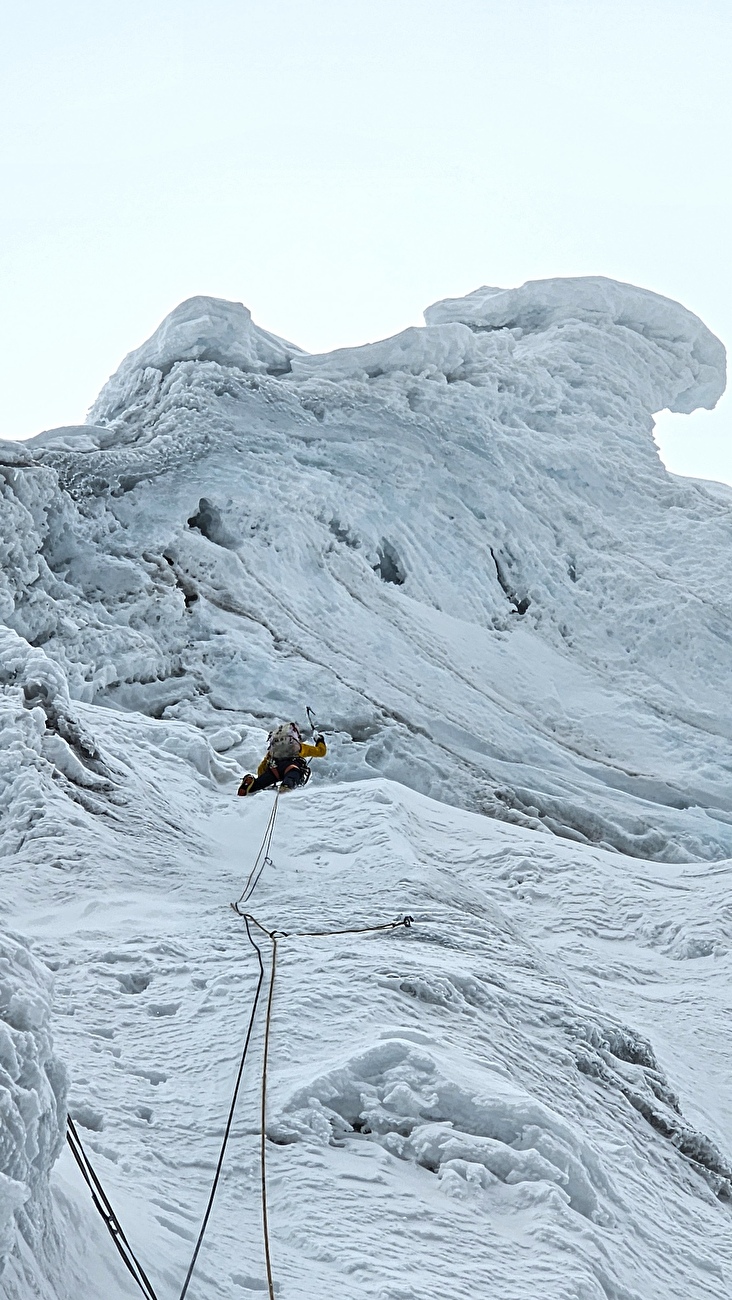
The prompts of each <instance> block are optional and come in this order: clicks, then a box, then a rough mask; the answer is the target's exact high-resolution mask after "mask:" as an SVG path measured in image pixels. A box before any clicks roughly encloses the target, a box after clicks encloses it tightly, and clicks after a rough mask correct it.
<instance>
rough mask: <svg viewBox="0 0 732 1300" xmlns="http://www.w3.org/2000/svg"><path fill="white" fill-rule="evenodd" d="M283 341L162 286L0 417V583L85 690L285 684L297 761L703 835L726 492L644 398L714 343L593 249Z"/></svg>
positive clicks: (145, 706)
mask: <svg viewBox="0 0 732 1300" xmlns="http://www.w3.org/2000/svg"><path fill="white" fill-rule="evenodd" d="M426 316H427V320H428V324H427V325H426V327H425V328H424V329H409V330H406V331H405V332H404V333H403V334H401V335H398V336H396V337H395V338H393V339H387V340H385V341H383V342H380V343H374V344H368V345H366V346H364V347H361V348H350V349H343V350H340V351H336V352H333V353H329V354H326V355H322V356H307V355H305V354H303V353H302V352H301V351H299V350H298V349H297V348H295V347H294V346H293V345H291V344H288V343H285V342H284V341H282V340H279V339H276V338H274V336H272V335H270V334H267V333H266V332H265V331H263V330H260V329H258V328H257V327H256V326H255V325H254V324H253V322H252V320H251V317H250V314H249V312H248V311H247V310H246V309H245V308H244V307H242V306H241V305H240V304H236V303H226V302H221V301H219V300H215V299H207V298H194V299H191V300H190V301H189V302H186V303H183V304H182V305H181V306H180V307H179V308H177V309H176V310H175V311H174V312H173V313H171V315H170V316H169V317H168V318H167V319H166V320H165V321H164V322H163V324H162V325H161V326H160V328H159V329H158V330H157V331H156V333H155V334H154V335H153V337H152V338H151V339H150V340H149V341H148V342H147V343H146V344H144V345H143V346H142V347H141V348H139V349H138V350H137V351H136V352H133V353H131V354H130V356H129V357H127V358H126V359H125V360H124V361H123V363H122V365H121V366H120V368H119V370H118V372H117V373H116V374H115V375H114V376H113V377H112V378H111V379H110V381H109V382H108V383H107V385H106V386H105V388H104V389H103V391H102V393H101V394H100V396H99V399H98V400H97V402H96V403H95V405H94V407H93V408H92V411H91V413H90V416H89V423H88V424H87V425H85V426H82V427H79V428H73V429H68V428H67V429H61V430H52V431H50V432H47V433H44V434H41V435H40V436H39V437H38V438H36V439H32V440H31V441H30V442H29V443H26V444H23V445H22V446H18V445H17V444H5V447H4V449H3V450H2V451H0V456H2V457H3V458H4V460H5V461H6V462H7V464H6V467H5V469H4V471H3V475H4V506H3V522H2V529H3V542H2V546H3V557H4V564H3V588H2V593H1V595H0V599H1V600H2V612H3V615H4V617H5V619H6V622H7V624H8V626H10V627H12V628H14V629H15V631H16V632H17V633H18V634H19V635H21V636H22V637H23V638H25V639H26V640H27V641H28V642H29V643H30V644H31V645H33V646H35V647H38V648H41V649H42V651H43V653H44V654H45V655H47V656H48V657H49V658H50V659H52V660H53V661H54V662H55V663H56V664H58V665H59V666H60V668H62V669H63V672H64V673H65V674H66V675H67V678H68V684H69V691H70V695H71V697H72V698H73V699H75V700H77V701H79V702H83V703H86V704H100V703H104V704H107V705H113V706H115V707H120V708H127V709H135V710H140V711H142V712H144V713H147V714H149V715H152V716H154V717H164V718H179V719H184V720H188V721H190V722H193V723H194V724H195V725H197V726H199V727H200V728H201V729H202V730H203V731H208V732H211V731H212V730H213V731H221V730H222V729H223V731H225V732H226V734H227V735H229V734H230V736H231V742H232V744H234V741H235V739H236V738H237V737H240V736H241V735H242V734H243V733H244V731H245V729H246V727H247V726H251V725H259V724H264V723H266V721H267V720H268V719H269V718H270V717H271V716H272V715H273V714H277V715H279V714H283V715H288V716H289V715H290V714H301V713H302V709H303V705H304V704H305V703H310V704H311V705H312V706H313V708H314V709H315V711H316V713H317V714H318V716H319V717H321V719H322V720H323V721H324V722H326V723H328V724H329V725H330V726H331V727H332V728H333V729H334V731H335V733H336V737H337V739H336V743H335V745H334V747H333V751H332V761H331V767H330V770H331V773H332V775H336V776H339V777H340V776H342V777H345V778H346V779H349V780H353V779H358V778H360V777H365V776H369V775H375V774H377V773H380V774H383V775H387V776H389V777H393V778H395V779H397V780H400V781H403V782H405V783H406V784H408V785H410V786H412V787H413V788H415V789H418V790H421V791H423V792H425V793H428V794H431V795H434V796H435V797H437V798H440V799H447V800H448V801H450V802H454V803H456V804H460V805H462V806H464V807H467V808H473V809H478V810H480V811H482V812H485V813H487V814H489V815H491V816H498V817H503V818H507V819H509V820H511V821H514V822H516V823H518V824H521V825H527V826H533V827H535V828H536V829H543V830H546V831H549V832H553V833H558V834H561V835H568V836H570V837H571V838H574V839H578V840H580V841H582V842H589V843H596V844H604V845H606V846H610V847H614V848H617V849H620V850H622V851H623V852H626V853H631V854H639V855H642V856H645V857H657V858H662V859H666V860H685V859H689V858H700V859H709V858H715V857H720V856H725V855H727V854H729V853H732V798H731V797H730V793H729V788H728V777H727V773H728V766H727V762H728V760H727V754H728V745H729V739H730V736H731V735H732V713H731V711H730V700H729V693H728V691H727V689H726V682H727V680H728V677H729V671H730V667H731V666H732V665H731V664H730V645H731V640H730V631H731V630H732V603H731V602H730V597H729V589H728V582H727V576H726V569H727V564H726V563H725V557H727V556H728V555H729V554H730V545H731V543H732V527H731V525H732V514H731V513H730V508H729V505H728V504H727V503H726V502H725V501H723V500H720V499H719V498H717V497H714V496H712V495H711V493H710V492H709V491H707V490H706V489H705V488H704V487H703V486H701V485H699V484H697V483H694V482H690V481H688V480H679V479H677V478H674V477H673V476H672V475H669V474H668V473H667V472H666V471H665V469H664V467H663V465H662V464H661V462H660V460H659V457H658V454H657V451H656V448H655V445H654V443H653V438H652V429H653V420H652V416H653V412H654V411H657V410H659V409H661V408H662V407H665V406H668V407H671V408H673V409H677V410H691V409H693V407H694V406H695V405H700V404H701V405H708V406H711V405H713V404H714V402H715V401H716V399H717V398H718V396H719V395H720V393H721V392H722V390H723V386H724V349H723V348H722V345H721V344H720V343H719V342H718V340H717V339H715V338H714V336H713V335H711V334H710V332H709V331H708V330H707V329H706V328H705V326H704V325H703V324H702V322H701V321H699V320H698V319H697V318H696V317H695V316H693V315H692V314H691V313H690V312H688V311H686V310H685V309H684V308H683V307H680V306H679V305H678V304H676V303H673V302H670V301H669V300H667V299H664V298H661V297H659V296H658V295H656V294H652V293H649V292H646V291H644V290H641V289H637V288H634V287H632V286H630V285H622V284H617V283H615V282H613V281H610V280H603V279H601V278H596V279H578V280H549V281H541V282H537V283H533V284H527V285H524V286H523V287H522V288H520V289H515V290H508V291H502V290H496V289H481V290H478V291H477V292H476V293H474V294H471V295H469V296H468V297H467V298H465V299H459V300H451V301H447V302H443V303H438V304H436V305H435V306H433V307H431V308H430V309H429V310H428V312H427V313H426Z"/></svg>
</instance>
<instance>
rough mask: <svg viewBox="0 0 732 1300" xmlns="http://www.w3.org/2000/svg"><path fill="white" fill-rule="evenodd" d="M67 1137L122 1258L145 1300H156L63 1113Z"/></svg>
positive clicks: (153, 1289) (74, 1131)
mask: <svg viewBox="0 0 732 1300" xmlns="http://www.w3.org/2000/svg"><path fill="white" fill-rule="evenodd" d="M66 1140H67V1142H68V1144H69V1146H70V1147H71V1153H72V1155H73V1157H74V1160H75V1161H76V1163H77V1165H78V1166H79V1169H80V1170H81V1173H82V1176H83V1178H84V1181H85V1182H86V1183H87V1185H88V1187H89V1190H90V1192H91V1194H92V1201H93V1202H94V1206H95V1208H96V1209H97V1210H98V1211H99V1213H100V1215H101V1216H102V1218H103V1219H104V1222H105V1223H106V1225H107V1228H108V1230H109V1235H110V1237H111V1238H112V1241H113V1242H114V1244H115V1246H116V1247H117V1250H118V1251H119V1253H120V1255H121V1257H122V1259H123V1260H124V1262H125V1265H126V1267H127V1268H128V1269H129V1271H130V1273H131V1274H132V1276H133V1277H134V1279H135V1281H136V1283H137V1285H138V1286H139V1288H140V1290H141V1291H142V1294H143V1295H144V1296H145V1297H146V1298H147V1300H157V1296H156V1294H155V1288H154V1287H153V1284H152V1282H151V1281H150V1279H149V1277H148V1276H147V1274H146V1272H145V1270H144V1268H143V1267H142V1264H141V1263H140V1261H139V1259H138V1258H137V1256H136V1255H135V1252H134V1250H133V1249H132V1247H131V1245H130V1243H129V1241H128V1240H127V1238H126V1236H125V1234H124V1232H123V1230H122V1225H121V1224H120V1221H119V1219H118V1218H117V1215H116V1214H115V1212H114V1210H113V1209H112V1206H111V1204H110V1201H109V1198H108V1196H107V1194H106V1192H105V1190H104V1188H103V1187H102V1184H101V1183H100V1181H99V1179H98V1178H97V1175H96V1173H95V1172H94V1169H93V1167H92V1164H91V1161H90V1160H89V1157H88V1155H87V1154H86V1152H85V1150H84V1148H83V1146H82V1145H81V1138H80V1137H79V1134H78V1132H77V1128H76V1125H75V1124H74V1121H73V1119H72V1118H71V1116H70V1115H67V1117H66Z"/></svg>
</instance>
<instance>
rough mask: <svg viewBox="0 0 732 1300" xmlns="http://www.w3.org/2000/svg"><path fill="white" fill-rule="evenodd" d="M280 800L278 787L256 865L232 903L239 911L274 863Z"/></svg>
mask: <svg viewBox="0 0 732 1300" xmlns="http://www.w3.org/2000/svg"><path fill="white" fill-rule="evenodd" d="M279 802H280V791H279V789H278V790H277V794H276V795H275V801H274V803H273V805H272V811H271V813H270V814H269V821H268V822H267V826H266V829H265V832H264V838H263V840H262V843H261V844H260V846H259V852H258V854H257V856H256V858H255V860H254V866H253V867H252V869H251V871H250V872H249V876H248V878H247V883H246V884H245V886H244V888H243V890H242V891H241V895H240V897H239V898H238V899H237V900H236V903H232V907H233V908H234V910H235V911H237V912H238V911H239V904H240V903H248V902H249V899H250V898H251V896H252V894H253V893H254V891H255V889H256V888H257V885H258V884H259V881H260V879H261V876H262V872H263V871H264V868H265V867H266V866H270V867H271V866H273V865H274V864H273V862H272V859H271V857H270V856H269V851H270V848H271V846H272V836H273V835H274V829H275V822H276V821H277V809H278V807H279Z"/></svg>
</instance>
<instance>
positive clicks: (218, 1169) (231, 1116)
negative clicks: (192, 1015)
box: [178, 916, 272, 1300]
mask: <svg viewBox="0 0 732 1300" xmlns="http://www.w3.org/2000/svg"><path fill="white" fill-rule="evenodd" d="M244 921H245V923H246V927H247V937H248V939H249V942H250V943H251V945H252V947H253V948H254V950H255V952H256V954H257V960H258V962H259V979H258V980H257V987H256V990H255V993H254V1001H253V1002H252V1009H251V1011H250V1013H249V1024H248V1026H247V1034H246V1038H245V1040H244V1050H243V1051H242V1054H241V1059H240V1061H239V1069H238V1071H237V1075H236V1083H235V1084H234V1091H233V1093H232V1097H231V1105H230V1106H229V1116H228V1119H227V1121H226V1128H225V1129H224V1136H223V1139H222V1142H221V1150H220V1151H219V1158H218V1162H217V1164H216V1172H215V1174H214V1178H213V1182H212V1184H211V1191H210V1192H209V1197H208V1203H207V1205H206V1211H205V1213H204V1216H203V1221H202V1223H201V1230H200V1232H199V1234H198V1240H197V1242H196V1245H195V1247H194V1250H193V1255H192V1256H191V1262H190V1264H189V1265H188V1272H187V1273H186V1280H185V1282H184V1283H183V1289H182V1291H181V1293H180V1295H179V1297H178V1300H184V1297H185V1294H186V1291H187V1290H188V1284H189V1282H190V1280H191V1277H192V1276H193V1270H194V1268H195V1267H196V1260H197V1259H198V1252H199V1250H200V1249H201V1246H202V1244H203V1238H204V1236H205V1233H206V1228H207V1227H208V1220H209V1217H210V1214H211V1210H212V1209H213V1203H214V1197H215V1196H216V1189H217V1187H218V1185H219V1178H220V1177H221V1170H222V1168H223V1165H224V1156H225V1155H226V1147H227V1144H228V1141H229V1134H230V1133H231V1125H232V1123H233V1121H234V1111H235V1110H236V1102H237V1098H238V1096H239V1085H240V1084H241V1080H242V1075H243V1073H244V1062H245V1061H246V1059H247V1052H248V1051H249V1043H250V1041H251V1037H252V1030H253V1028H254V1017H255V1015H256V1011H257V1005H258V1003H259V995H260V993H261V991H262V982H263V980H264V964H263V962H262V952H261V949H260V948H259V946H258V944H257V943H256V942H255V940H254V939H253V937H252V932H251V930H250V929H249V921H248V919H247V917H246V916H245V917H244ZM271 992H272V990H271V987H270V1001H271Z"/></svg>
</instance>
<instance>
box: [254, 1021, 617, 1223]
mask: <svg viewBox="0 0 732 1300" xmlns="http://www.w3.org/2000/svg"><path fill="white" fill-rule="evenodd" d="M471 1073H473V1074H474V1075H475V1074H476V1071H475V1068H474V1067H473V1069H472V1071H471V1066H470V1063H469V1062H468V1061H467V1060H464V1059H463V1060H460V1061H459V1062H458V1061H456V1060H455V1059H454V1056H453V1057H452V1059H450V1060H449V1061H445V1060H444V1059H443V1060H440V1059H439V1056H438V1054H437V1053H435V1051H434V1049H433V1050H431V1051H430V1050H428V1049H427V1048H426V1047H425V1046H420V1047H418V1046H415V1045H414V1043H410V1042H409V1041H404V1040H400V1039H399V1038H398V1037H394V1038H391V1039H390V1040H389V1041H388V1042H384V1043H379V1044H377V1045H375V1046H373V1047H370V1048H368V1049H366V1050H365V1051H363V1052H360V1053H358V1054H357V1055H356V1056H354V1057H353V1058H352V1059H351V1060H349V1062H348V1063H347V1064H346V1065H344V1066H341V1067H339V1068H336V1069H334V1070H331V1071H329V1072H328V1073H326V1074H324V1075H321V1076H320V1078H318V1079H316V1080H314V1081H313V1082H312V1083H311V1084H308V1085H307V1086H306V1087H305V1088H303V1089H300V1090H299V1091H298V1092H296V1093H295V1094H294V1096H293V1097H292V1098H291V1099H290V1101H289V1102H288V1104H287V1105H286V1106H285V1107H284V1109H283V1112H282V1114H281V1116H280V1117H279V1119H278V1120H277V1121H276V1122H274V1123H272V1124H270V1126H269V1130H268V1132H269V1136H270V1137H271V1138H272V1140H273V1141H276V1142H290V1141H293V1140H297V1138H298V1137H302V1136H304V1135H306V1134H309V1135H311V1136H314V1137H315V1138H317V1139H318V1140H320V1141H327V1142H333V1141H337V1140H338V1139H339V1138H342V1137H343V1136H344V1135H345V1134H348V1133H354V1132H358V1133H361V1134H364V1135H366V1134H368V1135H371V1134H373V1135H374V1136H375V1138H376V1140H378V1141H379V1142H380V1143H381V1144H382V1145H383V1146H384V1147H385V1148H386V1150H387V1151H390V1152H391V1153H392V1154H393V1155H396V1156H398V1157H399V1158H400V1159H403V1160H412V1161H414V1162H415V1163H416V1164H418V1165H421V1166H422V1167H423V1168H425V1169H429V1170H431V1171H432V1173H435V1174H437V1175H438V1177H439V1179H440V1181H441V1183H442V1189H443V1190H447V1191H449V1193H450V1194H451V1195H457V1196H467V1195H468V1194H469V1190H470V1189H471V1188H473V1189H474V1188H476V1187H482V1188H484V1189H485V1188H487V1187H489V1186H492V1185H494V1184H496V1183H498V1182H499V1181H500V1182H503V1183H506V1184H507V1185H509V1186H513V1185H515V1184H516V1183H523V1182H540V1183H544V1184H550V1185H551V1186H552V1187H553V1188H556V1187H558V1188H560V1189H561V1195H562V1196H563V1197H564V1198H565V1199H566V1203H567V1204H568V1205H570V1206H571V1208H572V1209H573V1210H575V1211H577V1213H579V1214H583V1215H584V1216H585V1217H586V1218H588V1219H591V1220H592V1221H593V1222H598V1223H608V1222H610V1221H611V1215H610V1214H609V1212H608V1210H607V1209H603V1208H601V1203H600V1195H599V1194H600V1192H601V1193H603V1194H604V1196H605V1197H610V1198H612V1189H611V1187H610V1183H609V1181H608V1178H607V1176H606V1174H605V1172H604V1170H603V1167H602V1162H601V1160H600V1158H599V1156H598V1154H597V1152H595V1151H594V1150H593V1149H592V1147H591V1146H590V1144H589V1143H588V1142H587V1141H586V1139H584V1138H583V1137H582V1135H581V1134H580V1133H579V1132H577V1131H576V1130H575V1129H574V1128H573V1127H572V1126H571V1125H570V1124H569V1123H567V1122H566V1121H565V1120H563V1119H562V1118H561V1117H560V1116H559V1115H556V1114H554V1113H553V1111H552V1110H551V1109H550V1108H549V1107H548V1106H545V1105H544V1104H543V1103H542V1102H541V1101H539V1100H538V1099H537V1098H535V1097H532V1096H530V1095H529V1094H528V1093H527V1092H526V1091H525V1090H524V1089H522V1088H521V1087H519V1086H518V1085H517V1084H516V1083H514V1082H513V1081H511V1080H510V1079H506V1078H505V1077H502V1076H501V1075H499V1074H496V1073H495V1072H493V1071H491V1070H489V1069H486V1068H483V1069H482V1070H480V1071H479V1072H478V1073H477V1078H475V1079H474V1080H473V1084H472V1087H471V1086H470V1083H469V1082H466V1081H467V1080H470V1076H471Z"/></svg>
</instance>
